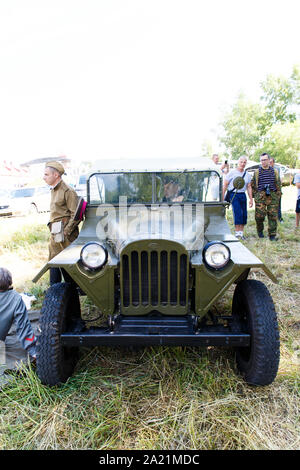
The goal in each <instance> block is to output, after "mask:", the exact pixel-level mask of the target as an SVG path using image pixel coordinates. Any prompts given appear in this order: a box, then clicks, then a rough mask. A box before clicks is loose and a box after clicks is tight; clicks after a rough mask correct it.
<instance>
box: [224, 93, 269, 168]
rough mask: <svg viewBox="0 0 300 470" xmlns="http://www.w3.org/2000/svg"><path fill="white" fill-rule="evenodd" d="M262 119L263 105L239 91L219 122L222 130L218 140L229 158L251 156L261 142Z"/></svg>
mask: <svg viewBox="0 0 300 470" xmlns="http://www.w3.org/2000/svg"><path fill="white" fill-rule="evenodd" d="M263 119H264V107H263V106H262V105H261V104H260V103H253V102H251V101H250V100H248V99H247V98H246V97H245V95H244V94H243V93H241V94H240V95H239V96H238V98H237V101H236V102H235V103H234V105H233V106H232V107H231V109H230V110H229V111H228V112H227V113H226V114H225V116H224V120H223V122H222V124H221V126H222V128H223V130H224V132H223V135H222V136H221V137H220V141H221V142H222V143H223V144H224V145H225V147H226V149H227V154H228V155H230V157H231V158H233V159H237V158H239V157H240V156H241V155H246V156H247V157H248V158H253V156H254V154H255V150H256V148H257V146H259V145H260V143H261V130H260V129H261V122H262V121H263Z"/></svg>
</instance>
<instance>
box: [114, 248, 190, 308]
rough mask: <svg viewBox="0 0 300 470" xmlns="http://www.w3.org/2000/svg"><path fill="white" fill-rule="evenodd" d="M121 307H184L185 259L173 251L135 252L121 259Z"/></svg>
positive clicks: (186, 259) (186, 290)
mask: <svg viewBox="0 0 300 470" xmlns="http://www.w3.org/2000/svg"><path fill="white" fill-rule="evenodd" d="M121 296H122V306H123V307H125V308H128V307H130V306H134V307H137V306H144V307H147V306H151V307H153V308H157V307H158V310H159V307H160V306H161V307H164V306H168V305H171V306H176V305H177V306H182V307H186V306H187V303H188V256H187V254H186V253H178V252H177V251H174V250H162V251H150V250H149V251H146V250H142V251H138V250H133V251H131V252H130V253H126V254H123V255H122V257H121Z"/></svg>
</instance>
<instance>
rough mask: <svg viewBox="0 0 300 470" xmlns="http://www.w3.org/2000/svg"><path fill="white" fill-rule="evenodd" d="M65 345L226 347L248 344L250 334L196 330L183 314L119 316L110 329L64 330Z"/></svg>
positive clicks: (213, 328)
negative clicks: (181, 315)
mask: <svg viewBox="0 0 300 470" xmlns="http://www.w3.org/2000/svg"><path fill="white" fill-rule="evenodd" d="M61 340H62V344H63V345H64V346H137V345H140V346H155V345H156V346H158V345H161V346H228V347H246V346H249V345H250V335H249V334H245V333H235V332H232V331H231V330H230V327H225V326H223V325H211V326H210V325H209V326H205V327H204V328H198V327H197V317H195V316H192V315H186V316H184V317H174V316H172V317H171V316H169V317H166V316H148V317H134V316H128V317H127V316H123V315H118V316H117V317H116V318H115V319H114V321H113V322H112V325H111V328H109V327H107V328H105V327H102V328H100V327H97V328H89V329H86V328H84V329H82V330H79V329H77V328H75V329H73V330H72V331H66V332H64V333H63V334H62V335H61Z"/></svg>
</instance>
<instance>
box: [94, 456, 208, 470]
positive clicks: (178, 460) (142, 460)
mask: <svg viewBox="0 0 300 470" xmlns="http://www.w3.org/2000/svg"><path fill="white" fill-rule="evenodd" d="M135 463H139V464H142V465H190V464H192V465H193V464H194V465H199V464H200V455H199V454H192V455H190V454H142V455H140V454H139V453H138V454H137V456H136V457H132V456H117V457H114V456H112V455H109V454H106V455H105V456H103V457H100V458H99V464H100V465H119V466H120V465H121V466H123V467H126V468H130V467H131V466H132V465H133V464H135Z"/></svg>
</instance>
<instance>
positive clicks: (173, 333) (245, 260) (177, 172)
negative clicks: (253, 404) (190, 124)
mask: <svg viewBox="0 0 300 470" xmlns="http://www.w3.org/2000/svg"><path fill="white" fill-rule="evenodd" d="M221 195H222V175H221V174H220V172H219V170H218V168H217V167H216V166H214V164H213V163H210V161H209V160H208V159H197V160H192V161H187V160H184V161H180V162H179V161H175V160H174V161H173V160H171V161H170V160H169V161H166V162H163V163H162V162H161V161H158V160H156V161H155V160H154V161H152V162H147V164H145V163H143V162H142V161H140V162H138V161H134V162H130V161H118V162H114V161H109V162H107V161H102V162H101V161H100V162H99V163H98V164H97V165H96V168H95V170H93V171H92V172H91V174H90V175H89V177H88V179H87V208H86V213H85V219H84V222H83V225H82V228H81V231H80V234H79V237H78V239H77V240H76V241H75V242H73V243H72V245H70V246H69V247H68V248H67V249H65V250H64V251H63V252H61V253H60V254H59V255H57V256H56V257H55V258H54V259H52V260H51V261H50V262H48V263H47V264H46V266H45V267H44V268H43V269H42V270H41V271H40V272H39V274H38V275H37V276H36V278H35V279H34V281H37V280H38V279H39V278H40V277H41V276H42V275H43V274H44V273H45V272H46V271H47V269H48V268H50V267H60V268H64V269H65V270H66V271H67V272H68V273H69V274H70V276H71V277H72V278H73V280H74V281H75V283H76V285H77V287H76V285H75V286H74V285H72V284H70V283H60V284H55V285H53V286H51V287H50V288H49V290H48V291H47V293H46V296H45V299H44V303H43V306H42V310H41V318H40V336H39V339H38V356H37V373H38V375H39V377H40V379H41V381H42V382H43V383H45V384H48V385H55V384H58V383H60V382H64V381H66V380H67V379H68V377H69V376H70V375H71V374H72V373H73V370H74V367H75V365H76V361H77V358H78V350H79V347H80V346H102V345H106V346H121V345H123V346H124V345H125V346H137V345H143V346H148V345H167V346H193V347H205V346H227V347H232V348H234V349H235V351H236V359H237V366H238V369H239V371H240V372H241V373H242V375H243V376H244V378H245V380H246V382H248V383H250V384H256V385H266V384H270V383H271V382H272V381H273V380H274V378H275V376H276V373H277V369H278V363H279V334H278V325H277V319H276V312H275V308H274V305H273V301H272V298H271V296H270V294H269V292H268V289H267V288H266V286H265V285H264V284H263V283H262V282H260V281H257V280H247V277H248V274H249V272H250V270H251V269H252V268H256V269H257V268H261V269H262V270H263V271H264V272H265V274H266V275H267V276H269V277H270V278H271V279H272V280H273V281H274V282H276V279H275V278H274V276H273V274H272V273H271V272H270V271H269V269H268V268H267V267H266V266H265V265H264V263H263V262H262V261H260V260H259V259H258V258H257V257H256V256H255V255H254V254H252V253H251V252H250V251H249V250H248V249H247V248H246V247H245V246H244V245H243V244H242V243H241V242H240V241H239V240H238V239H236V238H235V237H234V236H233V235H232V234H231V232H230V228H229V226H228V223H227V220H226V217H225V215H226V208H227V206H228V205H227V203H226V202H224V201H222V197H221ZM234 284H236V287H235V290H234V294H233V301H232V312H229V314H228V312H227V314H222V313H216V309H215V306H214V304H215V303H216V302H217V301H218V300H219V299H220V298H221V297H222V296H223V295H224V293H225V292H226V291H227V290H228V289H229V288H230V287H231V286H232V285H234ZM79 291H80V292H81V293H82V292H83V293H85V294H86V295H87V296H88V297H89V298H90V299H91V300H92V301H93V303H94V304H95V306H97V308H98V309H99V312H101V315H102V316H103V317H104V318H105V324H104V325H102V326H99V327H88V324H87V323H86V322H84V321H83V319H82V318H81V312H80V302H79V294H78V292H79Z"/></svg>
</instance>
